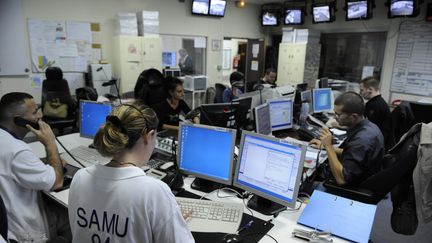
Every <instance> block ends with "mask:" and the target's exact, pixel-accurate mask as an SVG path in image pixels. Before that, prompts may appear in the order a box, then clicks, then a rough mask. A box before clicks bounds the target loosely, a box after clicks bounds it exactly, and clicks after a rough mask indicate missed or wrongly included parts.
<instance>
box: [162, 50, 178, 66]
mask: <svg viewBox="0 0 432 243" xmlns="http://www.w3.org/2000/svg"><path fill="white" fill-rule="evenodd" d="M176 55H177V52H175V51H173V52H169V51H164V52H162V66H163V67H175V66H177V57H176Z"/></svg>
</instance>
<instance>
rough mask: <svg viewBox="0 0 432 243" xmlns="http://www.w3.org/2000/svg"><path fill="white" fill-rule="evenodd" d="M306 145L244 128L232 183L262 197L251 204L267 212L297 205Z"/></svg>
mask: <svg viewBox="0 0 432 243" xmlns="http://www.w3.org/2000/svg"><path fill="white" fill-rule="evenodd" d="M305 154H306V145H305V144H304V143H302V142H299V141H297V140H292V141H285V140H281V139H277V138H272V137H268V136H264V135H260V134H256V133H252V132H248V131H243V133H242V139H241V142H240V152H239V160H238V161H239V162H238V163H237V165H236V169H235V172H234V181H233V185H234V186H236V187H238V188H241V189H244V190H246V191H250V192H252V193H254V194H255V195H257V196H259V197H255V199H251V200H249V203H248V206H249V207H251V208H253V209H255V210H257V211H259V212H261V213H263V214H266V215H272V214H274V213H277V212H279V211H282V210H284V206H286V207H290V208H294V207H295V204H296V200H297V194H298V189H299V186H300V178H301V175H302V171H303V164H304V158H305Z"/></svg>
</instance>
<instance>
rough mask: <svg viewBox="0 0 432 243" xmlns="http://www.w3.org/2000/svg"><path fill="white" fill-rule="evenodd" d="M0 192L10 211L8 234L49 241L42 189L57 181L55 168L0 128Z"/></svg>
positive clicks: (19, 237)
mask: <svg viewBox="0 0 432 243" xmlns="http://www.w3.org/2000/svg"><path fill="white" fill-rule="evenodd" d="M0 138H1V139H0V148H1V149H0V194H1V196H2V197H3V201H4V203H5V206H6V209H7V211H8V215H7V216H8V229H9V231H8V237H9V238H10V239H13V240H17V241H18V242H34V243H36V242H46V240H47V239H48V237H49V227H48V223H47V220H46V214H45V211H44V207H43V204H42V201H41V195H40V190H45V191H49V190H50V189H51V188H52V186H53V185H54V182H55V179H56V175H55V171H54V168H52V167H51V166H49V165H46V164H44V163H43V162H42V161H41V160H40V159H39V158H38V157H37V156H36V155H35V154H34V153H33V152H32V150H31V149H30V147H29V146H28V145H27V144H26V143H24V142H23V141H21V140H19V139H16V138H14V137H13V136H12V135H11V134H10V133H8V132H7V131H5V130H3V129H0Z"/></svg>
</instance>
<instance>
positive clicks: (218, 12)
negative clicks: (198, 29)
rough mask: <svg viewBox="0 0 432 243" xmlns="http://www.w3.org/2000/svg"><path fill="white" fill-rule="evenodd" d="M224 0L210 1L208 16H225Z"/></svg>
mask: <svg viewBox="0 0 432 243" xmlns="http://www.w3.org/2000/svg"><path fill="white" fill-rule="evenodd" d="M225 7H226V1H225V0H210V9H209V15H211V16H218V17H223V16H224V15H225Z"/></svg>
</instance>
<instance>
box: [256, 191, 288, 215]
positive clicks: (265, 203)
mask: <svg viewBox="0 0 432 243" xmlns="http://www.w3.org/2000/svg"><path fill="white" fill-rule="evenodd" d="M247 206H248V207H249V208H250V209H253V210H255V211H257V212H260V213H262V214H264V215H275V214H278V213H280V212H282V211H284V210H285V209H286V207H285V206H283V205H280V204H278V203H275V202H272V201H270V200H268V199H265V198H263V197H260V196H257V195H254V196H253V197H252V198H251V199H250V200H249V202H248V204H247Z"/></svg>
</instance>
